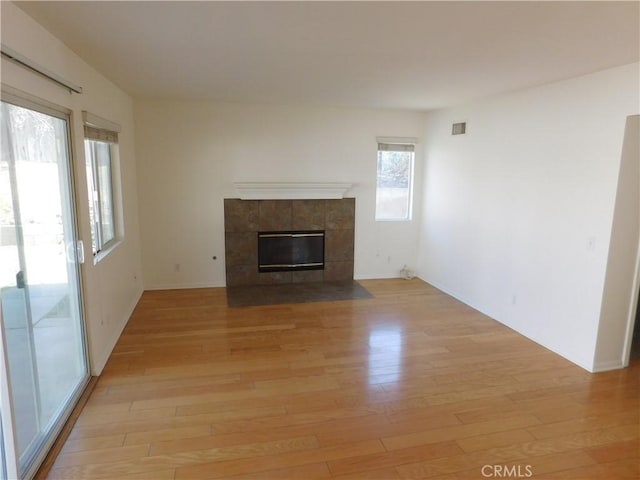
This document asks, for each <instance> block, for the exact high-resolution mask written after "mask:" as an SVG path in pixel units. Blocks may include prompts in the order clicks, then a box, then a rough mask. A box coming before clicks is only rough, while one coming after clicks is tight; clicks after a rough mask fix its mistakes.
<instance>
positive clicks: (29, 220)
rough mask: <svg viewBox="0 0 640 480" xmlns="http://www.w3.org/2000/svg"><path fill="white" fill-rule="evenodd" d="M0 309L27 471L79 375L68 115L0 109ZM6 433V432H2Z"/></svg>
mask: <svg viewBox="0 0 640 480" xmlns="http://www.w3.org/2000/svg"><path fill="white" fill-rule="evenodd" d="M0 121H1V122H0V123H1V129H2V130H1V134H2V158H1V160H0V308H1V309H2V325H1V327H2V329H1V331H2V339H3V342H4V347H5V363H6V365H5V372H2V373H3V374H4V373H7V374H8V380H9V382H8V384H9V395H8V397H9V398H2V403H1V405H0V407H1V408H2V410H3V415H6V412H7V411H10V413H11V419H12V422H11V423H12V425H13V427H14V428H13V430H14V432H11V433H14V435H12V436H11V440H13V442H14V443H15V445H13V446H14V447H15V451H16V454H17V457H18V468H19V474H20V476H21V477H29V476H31V475H32V474H33V473H34V472H33V470H34V469H35V468H36V467H37V464H38V462H39V461H40V460H41V458H42V455H43V454H44V453H45V451H46V449H47V448H48V447H49V445H50V443H51V441H52V437H53V436H54V435H55V434H56V433H57V432H58V431H59V428H60V426H61V423H62V422H63V421H64V420H65V419H66V416H67V415H68V413H69V410H70V408H72V406H73V404H74V403H75V401H76V399H77V396H78V395H79V393H80V392H81V389H82V388H83V386H84V385H85V384H86V381H87V380H88V368H87V361H86V354H85V341H84V333H83V321H82V308H81V295H80V281H79V268H78V242H77V237H76V229H75V218H74V210H73V201H72V192H73V190H72V184H71V162H70V153H69V152H70V150H69V126H68V118H67V117H66V116H65V115H64V114H61V113H58V112H57V111H53V110H51V111H50V110H47V109H44V108H41V107H34V106H32V105H29V104H26V103H24V102H21V101H16V102H15V103H14V102H12V101H11V100H9V101H2V104H1V112H0ZM4 433H5V436H4V438H5V440H6V439H7V438H8V436H7V433H8V432H6V431H5V432H4Z"/></svg>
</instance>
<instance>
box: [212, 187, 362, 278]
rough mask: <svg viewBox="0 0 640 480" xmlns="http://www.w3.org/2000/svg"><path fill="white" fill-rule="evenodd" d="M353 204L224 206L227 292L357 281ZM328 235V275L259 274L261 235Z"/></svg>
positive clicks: (230, 203) (281, 202) (280, 202)
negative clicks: (304, 232)
mask: <svg viewBox="0 0 640 480" xmlns="http://www.w3.org/2000/svg"><path fill="white" fill-rule="evenodd" d="M355 206H356V202H355V198H343V199H339V200H239V199H231V198H226V199H225V200H224V228H225V255H226V269H227V272H226V273H227V286H229V287H233V286H241V285H274V284H283V283H307V282H334V281H345V280H353V244H354V226H355ZM283 230H324V231H325V258H324V261H325V265H324V270H309V271H299V272H258V232H259V231H283Z"/></svg>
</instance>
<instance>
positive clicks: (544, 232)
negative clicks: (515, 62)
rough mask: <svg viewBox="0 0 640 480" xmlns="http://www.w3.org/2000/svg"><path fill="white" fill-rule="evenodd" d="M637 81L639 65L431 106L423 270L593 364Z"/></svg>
mask: <svg viewBox="0 0 640 480" xmlns="http://www.w3.org/2000/svg"><path fill="white" fill-rule="evenodd" d="M638 84H639V78H638V64H634V65H628V66H623V67H619V68H614V69H611V70H607V71H603V72H598V73H594V74H591V75H586V76H583V77H579V78H575V79H571V80H567V81H563V82H559V83H554V84H549V85H545V86H541V87H536V88H531V89H527V90H523V91H518V92H514V93H510V94H504V95H500V96H496V97H493V98H490V99H486V100H482V101H478V102H475V103H472V104H469V105H465V106H460V107H457V108H451V109H446V110H441V111H437V112H433V113H431V114H429V115H428V117H427V129H426V132H427V133H426V139H425V145H426V154H425V170H424V179H423V195H424V205H423V223H422V230H421V241H420V259H419V270H418V271H419V275H420V276H421V277H422V278H423V279H424V280H426V281H428V282H430V283H432V284H434V285H436V286H438V287H439V288H441V289H443V290H444V291H446V292H448V293H450V294H452V295H454V296H456V297H458V298H459V299H461V300H462V301H464V302H465V303H468V304H469V305H471V306H473V307H475V308H476V309H478V310H480V311H482V312H484V313H486V314H488V315H489V316H491V317H493V318H495V319H497V320H498V321H500V322H502V323H504V324H506V325H507V326H509V327H511V328H513V329H515V330H516V331H518V332H520V333H522V334H523V335H525V336H527V337H529V338H531V339H533V340H535V341H536V342H538V343H540V344H542V345H544V346H546V347H548V348H549V349H551V350H553V351H555V352H557V353H559V354H560V355H563V356H564V357H566V358H568V359H569V360H571V361H573V362H575V363H577V364H578V365H581V366H583V367H584V368H586V369H589V370H591V369H593V367H594V353H595V348H596V340H597V333H598V324H599V320H600V308H601V302H602V295H603V286H604V281H605V271H606V266H607V257H608V252H609V238H610V234H611V226H612V219H613V210H614V203H615V198H616V188H617V180H618V170H619V167H620V153H621V147H622V138H623V133H624V125H625V119H626V117H627V116H628V115H631V114H636V113H638V108H639V107H638ZM459 121H467V122H468V123H467V132H468V133H467V134H466V135H459V136H452V135H451V124H452V123H454V122H459Z"/></svg>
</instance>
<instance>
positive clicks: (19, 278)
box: [16, 270, 26, 288]
mask: <svg viewBox="0 0 640 480" xmlns="http://www.w3.org/2000/svg"><path fill="white" fill-rule="evenodd" d="M25 285H26V283H25V281H24V272H23V271H22V270H20V271H19V272H18V273H16V287H18V288H24V287H25Z"/></svg>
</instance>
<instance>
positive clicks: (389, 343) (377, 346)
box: [369, 325, 404, 385]
mask: <svg viewBox="0 0 640 480" xmlns="http://www.w3.org/2000/svg"><path fill="white" fill-rule="evenodd" d="M403 333H404V332H403V329H402V327H400V326H398V325H377V326H375V327H374V329H373V330H372V331H370V332H369V384H370V385H372V384H377V383H393V382H397V381H398V380H400V378H401V376H402V347H403V345H402V342H403V336H404V335H403Z"/></svg>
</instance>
